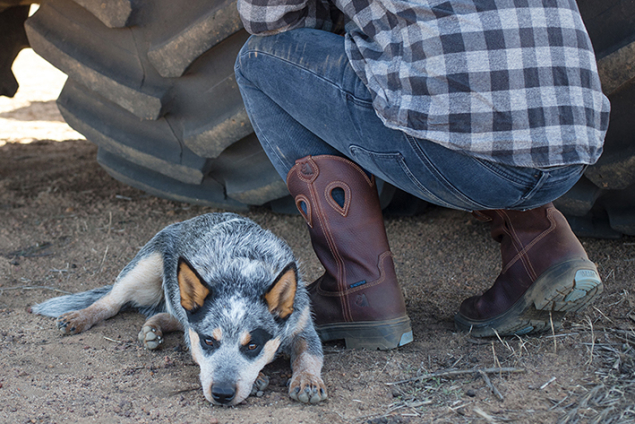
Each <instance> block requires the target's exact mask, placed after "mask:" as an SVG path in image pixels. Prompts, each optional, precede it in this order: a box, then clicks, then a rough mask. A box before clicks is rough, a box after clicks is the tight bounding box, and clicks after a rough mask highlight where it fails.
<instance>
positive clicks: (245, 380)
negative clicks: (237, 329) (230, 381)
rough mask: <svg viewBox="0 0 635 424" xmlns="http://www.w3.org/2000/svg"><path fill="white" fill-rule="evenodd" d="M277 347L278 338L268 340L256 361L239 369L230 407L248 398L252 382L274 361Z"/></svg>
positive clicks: (278, 344)
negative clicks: (233, 397) (234, 395)
mask: <svg viewBox="0 0 635 424" xmlns="http://www.w3.org/2000/svg"><path fill="white" fill-rule="evenodd" d="M279 347H280V338H279V337H276V338H275V339H271V340H269V341H268V342H267V343H265V345H264V347H263V348H262V350H263V353H262V355H261V356H260V357H259V358H258V360H257V361H254V362H251V363H250V364H249V365H248V366H246V367H244V368H242V369H241V371H240V373H239V376H238V380H237V381H236V398H235V399H234V401H233V402H232V403H231V404H232V405H237V404H239V403H240V402H242V401H243V400H245V399H246V398H247V397H248V396H249V394H250V393H251V389H252V387H253V385H254V381H256V378H258V374H259V373H260V371H261V370H262V369H263V368H264V367H265V365H267V364H268V363H270V362H271V361H273V360H274V358H275V357H276V352H277V351H278V348H279Z"/></svg>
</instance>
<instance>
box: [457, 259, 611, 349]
mask: <svg viewBox="0 0 635 424" xmlns="http://www.w3.org/2000/svg"><path fill="white" fill-rule="evenodd" d="M603 287H604V286H603V284H602V280H601V279H600V276H599V274H598V271H597V268H596V267H595V264H593V262H591V261H588V260H584V259H576V260H572V261H568V262H564V263H561V264H558V265H556V266H554V267H552V268H550V269H548V270H547V271H545V272H544V273H543V274H542V275H541V276H540V277H538V279H537V280H536V282H535V283H534V284H533V285H532V286H531V287H530V288H529V290H527V292H526V293H525V294H524V295H523V297H521V298H520V299H519V300H518V301H517V302H516V303H515V304H514V306H512V307H511V308H509V310H507V311H506V312H505V313H503V314H501V315H498V316H496V317H494V318H490V319H487V320H473V319H470V318H468V317H466V316H464V315H462V314H461V313H458V314H456V315H455V316H454V323H455V325H456V329H457V330H459V331H465V332H469V333H470V334H471V335H472V336H474V337H492V336H496V335H497V334H498V335H499V336H513V335H519V336H520V335H525V334H530V333H531V334H537V333H542V332H547V331H551V330H552V326H553V330H558V329H560V327H561V326H562V319H563V318H564V316H565V314H566V313H567V312H577V311H579V310H581V309H584V308H585V307H586V306H587V305H588V304H589V303H591V302H592V301H593V300H594V299H595V298H596V297H597V296H598V295H599V294H600V293H602V290H603Z"/></svg>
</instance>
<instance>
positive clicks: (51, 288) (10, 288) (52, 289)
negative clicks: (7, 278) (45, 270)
mask: <svg viewBox="0 0 635 424" xmlns="http://www.w3.org/2000/svg"><path fill="white" fill-rule="evenodd" d="M5 290H51V291H56V292H60V293H64V294H72V293H71V292H69V291H66V290H62V289H58V288H55V287H47V286H19V287H0V292H3V291H5Z"/></svg>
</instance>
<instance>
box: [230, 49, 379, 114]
mask: <svg viewBox="0 0 635 424" xmlns="http://www.w3.org/2000/svg"><path fill="white" fill-rule="evenodd" d="M249 53H257V54H262V55H266V56H269V57H270V58H274V59H277V60H280V61H282V62H285V63H288V64H290V65H292V66H295V67H296V68H298V69H299V70H302V71H304V72H307V73H310V74H311V75H313V76H315V77H316V78H317V79H320V80H322V81H324V82H326V83H327V84H330V85H332V86H333V87H335V88H337V90H338V91H340V92H341V93H343V94H344V95H345V96H346V97H349V98H350V99H352V100H353V101H354V102H355V103H357V104H360V105H370V106H371V107H372V104H373V103H372V102H369V101H368V100H363V99H360V98H358V97H355V95H354V94H353V93H351V92H350V91H348V90H345V89H344V88H342V87H340V86H339V85H338V84H336V83H334V82H333V81H331V80H328V79H326V78H324V77H323V76H322V75H320V74H318V73H315V72H314V71H313V70H312V69H309V68H306V67H304V66H302V65H300V64H299V63H296V62H292V61H290V60H287V59H284V58H282V57H279V56H276V55H274V54H271V53H269V52H266V51H262V50H246V51H244V53H243V54H241V57H242V56H244V55H245V54H249ZM349 66H350V65H349ZM351 70H352V69H351ZM353 72H355V71H353Z"/></svg>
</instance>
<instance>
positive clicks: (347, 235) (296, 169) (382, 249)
mask: <svg viewBox="0 0 635 424" xmlns="http://www.w3.org/2000/svg"><path fill="white" fill-rule="evenodd" d="M287 186H288V188H289V192H290V193H291V195H292V196H293V198H294V199H295V203H296V206H297V207H298V210H299V211H300V213H301V214H302V216H303V217H304V219H305V220H306V222H307V224H308V226H309V233H310V235H311V242H312V244H313V249H314V250H315V253H316V255H317V257H318V259H319V260H320V262H322V265H323V266H324V269H325V273H324V275H322V277H320V278H319V279H318V280H316V281H315V282H314V283H312V284H311V285H310V286H309V287H308V290H309V294H310V296H311V303H312V309H313V313H314V314H315V327H316V329H317V331H318V334H319V335H320V337H321V338H322V340H323V341H328V340H340V339H344V340H345V341H346V347H347V348H366V349H392V348H395V347H397V346H402V345H404V344H406V343H409V342H411V341H412V329H411V328H410V319H409V318H408V315H407V314H406V306H405V303H404V298H403V295H402V293H401V289H400V287H399V284H398V282H397V278H396V276H395V268H394V264H393V260H392V253H391V252H390V247H389V246H388V239H387V237H386V230H385V228H384V221H383V218H382V215H381V209H380V207H379V198H378V195H377V189H376V187H375V179H374V177H370V178H369V177H368V175H367V174H366V173H365V172H364V171H363V170H362V169H361V168H360V167H359V166H357V165H355V164H354V163H353V162H351V161H349V160H348V159H345V158H341V157H337V156H328V155H323V156H307V157H305V158H302V159H299V160H297V161H296V164H295V165H294V166H293V168H291V170H290V171H289V174H288V175H287Z"/></svg>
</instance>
